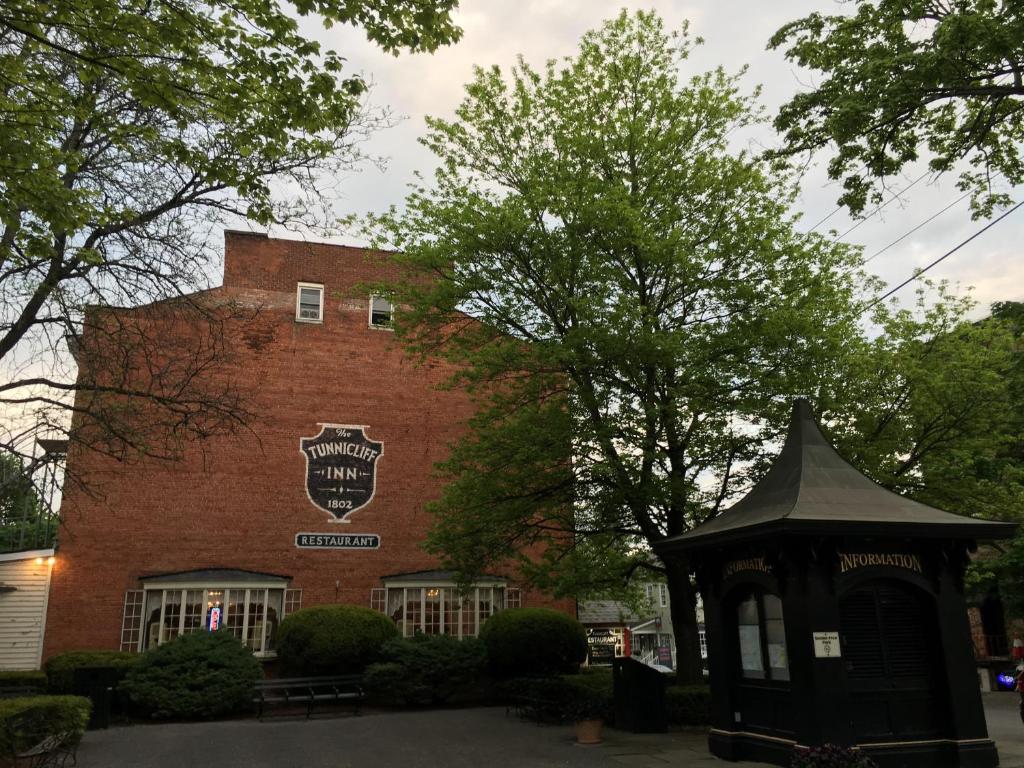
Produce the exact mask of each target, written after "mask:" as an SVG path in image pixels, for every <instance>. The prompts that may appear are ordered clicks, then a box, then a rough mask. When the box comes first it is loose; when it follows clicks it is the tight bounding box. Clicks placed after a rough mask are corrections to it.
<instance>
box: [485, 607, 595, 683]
mask: <svg viewBox="0 0 1024 768" xmlns="http://www.w3.org/2000/svg"><path fill="white" fill-rule="evenodd" d="M480 639H481V640H482V641H483V643H484V645H485V646H487V660H488V664H489V665H490V668H491V671H492V672H493V673H494V674H495V675H497V676H499V677H512V676H526V675H555V674H563V673H570V672H575V671H576V670H577V669H579V665H580V664H581V663H582V662H583V660H584V659H586V658H587V633H586V630H585V629H584V628H583V625H582V624H580V623H579V622H578V621H576V619H574V618H572V617H571V616H567V615H566V614H564V613H562V612H560V611H555V610H552V609H550V608H510V609H508V610H505V611H500V612H499V613H496V614H494V615H493V616H491V618H489V619H488V620H487V623H486V624H484V626H483V628H482V629H481V630H480Z"/></svg>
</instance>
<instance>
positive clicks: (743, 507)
mask: <svg viewBox="0 0 1024 768" xmlns="http://www.w3.org/2000/svg"><path fill="white" fill-rule="evenodd" d="M1016 527H1017V526H1016V523H1004V522H996V521H992V520H980V519H978V518H974V517H965V516H963V515H955V514H953V513H951V512H944V511H943V510H941V509H936V508H934V507H929V506H928V505H927V504H921V503H920V502H917V501H914V500H913V499H908V498H907V497H905V496H901V495H900V494H898V493H893V492H892V491H890V490H888V489H886V488H883V487H882V486H880V485H878V484H877V483H876V482H874V481H873V480H871V479H870V478H868V477H867V476H866V475H864V474H863V473H862V472H860V471H859V470H857V469H856V468H854V467H853V465H851V464H850V463H849V462H848V461H846V459H844V458H843V457H842V456H840V455H839V453H838V451H836V449H835V448H833V447H832V445H831V443H829V441H828V440H827V439H826V438H825V436H824V435H823V434H822V433H821V429H820V427H819V426H818V423H817V421H816V420H815V418H814V411H813V410H812V408H811V404H810V403H809V402H808V401H807V400H805V399H803V398H800V399H798V400H796V401H795V402H794V403H793V415H792V418H791V420H790V424H789V433H788V434H787V436H786V442H785V444H784V445H783V446H782V451H781V452H780V453H779V456H778V458H776V459H775V461H774V463H773V464H772V466H771V468H770V469H769V470H768V472H767V474H765V476H764V477H763V478H761V480H760V482H758V483H757V485H755V486H754V487H753V488H752V489H751V491H750V492H749V493H748V494H747V495H746V496H744V497H743V498H742V499H740V500H739V501H738V502H736V503H735V504H734V505H733V506H731V507H729V508H728V509H727V510H725V511H724V512H722V513H720V514H719V515H718V516H717V517H714V518H712V519H711V520H708V521H707V522H705V523H703V524H701V525H699V526H697V527H696V528H694V529H693V530H691V531H687V532H686V533H682V534H679V535H678V536H672V537H670V538H668V539H665V540H664V541H661V542H659V543H658V544H657V545H656V547H655V549H656V550H658V551H669V552H671V551H675V550H684V549H691V548H695V547H703V546H708V545H713V544H717V543H724V542H728V541H739V540H748V539H752V538H755V537H760V536H764V535H768V534H774V533H783V532H788V533H809V534H825V535H832V534H835V535H848V534H849V535H861V536H912V537H932V538H934V537H939V538H955V539H1002V538H1008V537H1010V536H1012V535H1013V534H1014V531H1015V530H1016Z"/></svg>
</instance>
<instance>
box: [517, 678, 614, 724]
mask: <svg viewBox="0 0 1024 768" xmlns="http://www.w3.org/2000/svg"><path fill="white" fill-rule="evenodd" d="M500 691H501V693H502V695H503V697H504V698H505V700H506V701H507V702H508V703H509V704H514V705H516V706H517V707H519V708H520V709H521V711H523V712H524V713H525V714H526V715H528V716H529V717H531V718H532V719H534V720H537V721H539V722H545V723H562V722H566V721H570V722H574V721H579V720H595V719H600V720H605V721H610V720H611V719H612V715H613V706H612V704H613V701H612V695H613V692H612V677H611V673H610V671H608V670H599V671H595V670H586V671H584V672H582V673H579V674H572V675H553V676H539V677H536V676H535V677H515V678H511V679H509V680H505V681H503V682H502V683H501V685H500Z"/></svg>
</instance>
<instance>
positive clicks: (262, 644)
mask: <svg viewBox="0 0 1024 768" xmlns="http://www.w3.org/2000/svg"><path fill="white" fill-rule="evenodd" d="M141 591H142V593H143V594H142V616H141V617H140V624H139V641H138V646H137V650H138V652H139V653H141V652H142V651H143V650H145V647H144V646H145V640H146V637H145V632H144V631H143V629H144V627H145V626H146V624H147V622H146V619H147V615H146V605H147V604H148V598H149V593H150V592H158V593H160V616H159V618H158V619H157V622H158V623H157V627H159V630H158V632H157V642H156V644H157V645H161V644H163V643H164V642H167V641H165V640H164V639H163V636H164V630H163V627H164V618H165V614H164V610H165V608H166V607H167V593H168V592H177V593H178V597H179V603H178V606H179V612H178V634H177V635H175V637H181V636H182V635H183V634H184V632H185V604H186V600H187V597H188V593H189V592H192V591H201V592H202V593H203V598H202V606H203V615H202V621H200V622H199V627H200V628H203V631H205V627H206V625H207V622H208V621H209V618H210V617H209V606H208V605H206V603H207V602H208V600H207V598H206V596H207V593H208V592H211V591H212V592H223V593H224V607H223V609H222V613H221V626H224V625H225V624H227V621H228V601H229V599H230V597H231V593H233V592H242V593H244V597H243V603H242V604H243V605H244V606H245V608H244V609H243V613H242V636H241V638H240V641H241V643H242V645H244V646H245V647H246V648H249V646H248V645H246V643H245V641H246V637H247V635H248V632H249V598H250V597H251V595H252V593H253V592H262V593H263V627H262V632H261V633H260V641H259V648H260V650H258V651H257V650H256V649H255V648H250V650H251V651H252V652H253V655H254V656H255V657H256V658H258V659H273V658H276V657H277V651H266V650H263V649H264V648H266V647H267V624H268V622H267V608H268V607H269V605H270V593H271V592H275V591H276V592H281V616H280V618H279V619H278V623H280V622H281V621H283V620H284V616H285V592H288V591H292V590H288V589H286V588H285V587H284V586H283V585H280V584H273V585H270V584H265V585H259V584H256V585H251V584H244V585H243V584H237V583H234V584H232V583H230V582H225V583H221V584H208V583H200V582H187V583H179V584H167V585H166V586H165V585H162V584H153V585H151V586H148V587H147V586H145V585H143V588H142V590H141Z"/></svg>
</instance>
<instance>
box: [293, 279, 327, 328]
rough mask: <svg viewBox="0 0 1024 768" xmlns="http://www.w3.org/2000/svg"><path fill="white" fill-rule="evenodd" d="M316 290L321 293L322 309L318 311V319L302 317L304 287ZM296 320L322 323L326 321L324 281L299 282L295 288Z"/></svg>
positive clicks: (297, 321) (298, 321)
mask: <svg viewBox="0 0 1024 768" xmlns="http://www.w3.org/2000/svg"><path fill="white" fill-rule="evenodd" d="M303 288H307V289H312V290H316V291H317V292H318V293H319V294H320V309H319V310H318V311H317V316H316V319H315V320H313V319H312V318H309V317H302V316H301V313H302V289H303ZM295 322H296V323H313V324H316V325H320V324H322V323H323V322H324V286H323V283H299V284H298V285H297V286H296V288H295Z"/></svg>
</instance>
